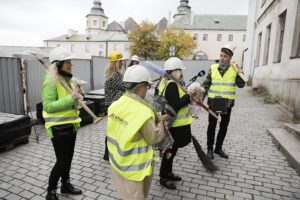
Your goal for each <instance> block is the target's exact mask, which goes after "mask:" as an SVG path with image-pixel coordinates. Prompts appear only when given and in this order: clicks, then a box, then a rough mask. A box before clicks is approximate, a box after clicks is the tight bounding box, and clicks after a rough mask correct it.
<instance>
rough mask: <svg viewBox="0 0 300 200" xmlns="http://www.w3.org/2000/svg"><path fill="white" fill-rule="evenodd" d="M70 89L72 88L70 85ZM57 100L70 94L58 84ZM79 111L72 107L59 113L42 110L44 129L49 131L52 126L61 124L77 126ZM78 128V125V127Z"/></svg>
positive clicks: (79, 119) (79, 120)
mask: <svg viewBox="0 0 300 200" xmlns="http://www.w3.org/2000/svg"><path fill="white" fill-rule="evenodd" d="M71 87H72V88H73V87H74V86H73V85H72V83H71ZM56 88H57V95H58V99H62V98H64V97H66V96H69V95H70V93H69V92H68V91H67V90H66V89H65V88H64V87H63V86H62V85H61V84H60V83H58V84H57V85H56ZM78 115H79V110H77V109H75V108H74V106H70V107H67V108H64V109H62V110H60V111H57V112H53V113H47V112H46V111H44V110H43V117H44V119H45V128H46V129H49V128H51V127H52V126H56V125H61V124H79V123H80V122H81V118H80V117H79V116H78ZM78 127H79V125H78Z"/></svg>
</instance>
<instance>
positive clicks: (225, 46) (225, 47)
mask: <svg viewBox="0 0 300 200" xmlns="http://www.w3.org/2000/svg"><path fill="white" fill-rule="evenodd" d="M221 50H229V51H230V52H231V54H232V55H233V54H234V50H235V47H233V46H231V44H225V45H224V46H223V47H222V48H221Z"/></svg>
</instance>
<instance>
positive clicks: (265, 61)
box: [263, 24, 271, 65]
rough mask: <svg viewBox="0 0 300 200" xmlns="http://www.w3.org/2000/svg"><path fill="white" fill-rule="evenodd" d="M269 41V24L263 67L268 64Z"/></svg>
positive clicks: (269, 26)
mask: <svg viewBox="0 0 300 200" xmlns="http://www.w3.org/2000/svg"><path fill="white" fill-rule="evenodd" d="M270 40H271V24H269V25H268V26H267V32H266V40H265V50H264V61H263V65H267V64H268V59H269V48H270Z"/></svg>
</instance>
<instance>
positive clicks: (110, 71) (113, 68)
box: [105, 61, 121, 80]
mask: <svg viewBox="0 0 300 200" xmlns="http://www.w3.org/2000/svg"><path fill="white" fill-rule="evenodd" d="M120 65H121V62H120V61H112V62H109V63H108V64H107V66H106V69H105V79H106V80H108V79H110V78H111V77H113V76H114V75H115V74H116V73H117V72H119V71H120V67H121V66H120Z"/></svg>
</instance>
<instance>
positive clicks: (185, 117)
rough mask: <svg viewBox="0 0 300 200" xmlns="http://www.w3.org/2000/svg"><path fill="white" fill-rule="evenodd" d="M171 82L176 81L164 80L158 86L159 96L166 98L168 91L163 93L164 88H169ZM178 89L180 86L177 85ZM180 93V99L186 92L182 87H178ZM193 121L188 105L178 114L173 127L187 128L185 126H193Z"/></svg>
mask: <svg viewBox="0 0 300 200" xmlns="http://www.w3.org/2000/svg"><path fill="white" fill-rule="evenodd" d="M171 82H174V81H173V80H167V79H162V80H161V82H160V84H159V86H158V90H159V94H162V95H163V96H165V92H166V90H164V91H163V88H165V87H166V86H168V84H169V83H171ZM177 87H178V85H177ZM178 91H179V98H181V97H183V96H184V95H185V92H184V91H183V90H182V89H181V88H180V87H178ZM192 121H193V118H192V115H191V110H190V108H189V106H188V105H187V106H185V107H183V108H181V109H180V110H179V111H178V112H177V116H176V119H175V120H174V122H173V124H172V127H178V126H185V125H188V124H191V123H192Z"/></svg>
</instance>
